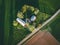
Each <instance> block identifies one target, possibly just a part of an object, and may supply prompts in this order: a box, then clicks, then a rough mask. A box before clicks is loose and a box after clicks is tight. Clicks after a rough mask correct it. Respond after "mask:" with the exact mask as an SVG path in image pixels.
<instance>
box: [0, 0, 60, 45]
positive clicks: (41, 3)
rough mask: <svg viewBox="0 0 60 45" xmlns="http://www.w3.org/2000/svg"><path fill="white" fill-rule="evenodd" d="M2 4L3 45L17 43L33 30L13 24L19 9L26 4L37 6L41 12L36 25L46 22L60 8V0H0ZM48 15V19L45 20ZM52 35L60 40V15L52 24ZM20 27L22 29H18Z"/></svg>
mask: <svg viewBox="0 0 60 45" xmlns="http://www.w3.org/2000/svg"><path fill="white" fill-rule="evenodd" d="M0 2H1V3H0V6H1V16H2V17H1V18H2V24H1V25H2V27H3V28H1V29H2V30H1V34H0V35H1V42H2V43H1V45H3V44H4V45H16V44H17V43H18V42H20V41H21V40H22V39H23V38H25V37H26V36H28V35H29V34H30V33H32V32H31V31H29V30H28V29H27V28H24V27H22V26H21V25H18V26H19V27H14V26H13V21H14V20H16V18H17V13H18V11H20V10H21V8H22V6H23V5H24V4H27V5H31V6H33V7H35V8H38V9H39V10H40V11H39V12H40V14H38V15H37V20H36V25H37V26H38V24H39V23H40V22H39V21H41V23H44V22H45V21H46V20H47V19H49V18H50V17H51V16H52V15H53V14H54V13H55V12H56V11H57V10H58V9H59V8H60V0H57V1H56V0H53V1H52V0H36V1H35V0H28V1H27V0H6V1H5V0H3V1H2V0H0ZM46 15H47V17H48V18H47V19H46V20H44V19H45V18H46V17H45V16H46ZM59 15H60V14H59ZM49 26H50V27H51V29H52V30H51V33H52V35H53V36H54V37H55V38H56V39H57V40H58V41H60V36H59V35H60V16H58V18H57V19H56V20H55V21H54V22H53V23H52V24H51V25H49ZM54 26H55V27H54ZM17 28H20V29H17Z"/></svg>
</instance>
